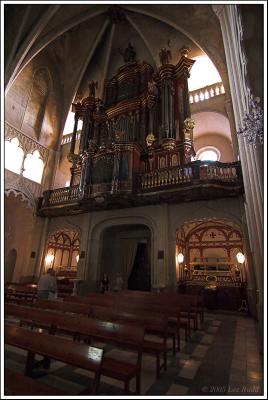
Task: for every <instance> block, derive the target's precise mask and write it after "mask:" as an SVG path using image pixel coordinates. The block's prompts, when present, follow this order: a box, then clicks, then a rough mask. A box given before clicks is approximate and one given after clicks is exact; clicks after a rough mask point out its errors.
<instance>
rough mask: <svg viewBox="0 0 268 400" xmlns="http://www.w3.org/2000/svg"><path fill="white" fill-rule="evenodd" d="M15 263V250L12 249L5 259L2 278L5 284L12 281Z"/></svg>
mask: <svg viewBox="0 0 268 400" xmlns="http://www.w3.org/2000/svg"><path fill="white" fill-rule="evenodd" d="M16 261H17V250H16V249H12V250H10V251H9V253H8V254H7V257H6V259H5V276H4V280H5V284H6V283H8V282H12V280H13V274H14V270H15V266H16Z"/></svg>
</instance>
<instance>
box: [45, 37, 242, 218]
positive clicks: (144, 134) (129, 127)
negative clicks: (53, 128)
mask: <svg viewBox="0 0 268 400" xmlns="http://www.w3.org/2000/svg"><path fill="white" fill-rule="evenodd" d="M189 51H190V50H189V49H188V48H186V47H183V48H182V49H181V55H180V58H179V60H178V62H177V64H175V65H174V64H171V63H170V52H169V50H167V49H165V48H162V49H161V51H160V53H159V55H160V62H161V66H160V67H159V68H157V69H156V70H155V69H154V68H153V67H152V66H151V65H150V64H148V63H147V62H145V61H143V62H140V61H137V60H136V55H135V54H136V53H135V51H134V49H133V46H131V44H129V47H128V48H127V49H126V51H125V53H126V54H125V57H124V60H125V64H124V65H123V66H122V67H120V68H119V69H118V72H117V74H116V75H115V76H113V78H112V79H107V80H105V83H104V93H103V99H100V98H97V97H96V87H97V86H98V85H97V82H94V81H90V82H89V87H88V96H87V97H84V98H82V97H79V96H77V97H76V101H75V102H74V103H73V104H72V111H73V113H74V128H73V133H72V135H71V136H69V137H66V138H64V139H63V144H64V145H65V144H68V142H69V144H68V146H69V147H68V149H69V153H68V160H69V162H70V172H71V177H70V185H69V186H68V187H62V188H58V189H54V190H49V191H46V192H44V194H43V197H41V198H40V199H39V207H38V210H39V214H40V215H45V216H53V215H67V214H76V213H81V212H86V211H91V210H92V211H95V210H105V209H116V208H118V209H119V208H123V207H138V206H146V205H152V204H159V203H163V202H165V203H180V202H186V201H199V200H207V199H213V198H225V197H230V196H239V195H240V194H241V193H243V182H242V175H241V167H240V163H239V162H228V163H222V162H219V161H214V162H212V161H198V160H197V161H195V158H196V152H195V148H194V140H193V137H194V136H193V130H194V127H195V121H194V119H193V118H192V116H191V107H190V105H191V104H192V105H193V103H196V102H198V99H199V100H200V102H202V101H203V100H206V101H212V100H211V98H212V97H213V98H215V96H216V97H217V98H220V97H221V96H224V88H223V86H222V85H218V84H217V85H216V86H215V87H214V86H213V87H212V86H211V87H210V86H209V87H208V86H207V87H206V88H205V92H204V94H202V93H201V92H200V93H199V92H198V93H195V92H190V93H189V89H188V78H189V76H190V74H189V71H190V70H191V68H192V66H193V65H194V63H195V61H194V60H192V59H190V58H189V57H188V55H189ZM198 96H199V97H198ZM194 105H195V106H196V104H194ZM196 107H197V106H196ZM212 122H213V119H212ZM79 123H80V124H81V125H82V128H81V129H80V128H79ZM207 123H208V124H209V120H208V122H207ZM211 129H212V128H211Z"/></svg>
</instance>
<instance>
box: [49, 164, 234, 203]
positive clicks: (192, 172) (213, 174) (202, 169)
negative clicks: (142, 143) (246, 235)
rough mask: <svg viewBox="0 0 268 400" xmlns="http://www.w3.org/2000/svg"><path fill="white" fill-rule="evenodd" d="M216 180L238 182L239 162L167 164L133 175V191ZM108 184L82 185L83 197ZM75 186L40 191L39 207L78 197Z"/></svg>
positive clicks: (101, 190)
mask: <svg viewBox="0 0 268 400" xmlns="http://www.w3.org/2000/svg"><path fill="white" fill-rule="evenodd" d="M210 181H217V182H219V183H221V182H222V183H226V182H230V183H238V184H241V167H240V163H239V162H236V163H220V162H207V161H194V162H192V163H191V164H187V165H181V166H176V167H170V168H163V169H159V170H155V171H151V172H145V173H141V174H138V175H137V187H136V189H137V191H138V192H146V191H150V190H152V189H154V190H156V189H157V190H159V191H161V190H166V189H167V187H173V188H176V186H179V185H185V184H189V185H191V186H193V187H194V186H195V185H200V184H202V183H209V182H210ZM110 192H111V185H110V184H109V185H108V184H99V185H93V186H87V187H85V190H84V192H83V198H87V199H89V198H90V197H91V196H92V195H93V197H94V196H96V193H98V195H99V196H100V195H101V194H104V193H105V194H106V195H107V194H108V193H110ZM79 194H80V192H79V186H78V185H76V186H70V187H64V188H59V189H55V190H49V191H46V192H44V199H43V204H42V207H50V206H54V205H57V204H62V203H68V202H72V201H75V200H78V199H79Z"/></svg>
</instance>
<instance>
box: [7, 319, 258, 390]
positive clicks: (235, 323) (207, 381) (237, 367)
mask: <svg viewBox="0 0 268 400" xmlns="http://www.w3.org/2000/svg"><path fill="white" fill-rule="evenodd" d="M170 345H171V344H170ZM108 352H110V353H111V354H113V356H117V357H119V358H120V359H123V358H124V357H126V358H127V359H129V358H130V357H131V354H129V353H128V354H125V353H123V352H122V351H120V350H115V349H110V350H109V349H108ZM25 354H26V353H25V352H24V351H22V350H17V349H14V348H13V347H11V346H6V347H5V365H6V366H7V367H9V368H11V369H14V370H17V371H20V372H23V368H24V365H25ZM35 376H36V379H38V380H40V381H43V382H46V383H48V384H49V385H51V386H55V387H59V388H60V389H61V390H62V388H64V390H65V391H66V396H68V395H70V396H75V395H81V396H83V395H84V393H85V388H86V386H88V383H89V380H90V379H91V374H90V373H89V372H87V371H85V370H82V369H78V368H74V367H71V366H68V365H65V364H63V363H61V362H57V361H55V362H52V363H51V368H50V370H49V371H47V370H44V369H41V368H39V369H38V370H36V371H35ZM134 387H135V382H134V380H133V382H132V384H131V385H130V390H133V391H134ZM262 392H263V371H262V361H261V357H260V355H259V352H258V347H257V339H256V332H255V326H254V321H253V320H252V319H251V318H249V317H246V316H244V315H243V314H241V313H240V314H238V313H237V314H224V313H215V314H212V313H206V315H205V321H204V324H203V326H202V327H201V329H199V330H198V331H196V332H195V333H194V334H193V335H192V339H191V341H189V342H182V346H181V352H180V353H177V354H176V356H174V357H173V356H172V354H171V352H170V353H169V357H168V368H167V371H165V372H162V374H161V378H160V379H158V380H156V378H155V359H154V357H152V356H150V355H144V356H143V362H142V376H141V393H142V395H143V396H177V397H179V396H183V397H184V396H187V395H188V396H205V397H207V396H214V397H215V396H234V395H239V396H241V395H247V396H253V395H256V396H259V395H261V394H262ZM123 394H124V393H123V390H122V383H121V382H119V381H115V380H114V379H111V378H108V377H102V379H101V385H100V390H99V395H101V396H105V395H107V396H117V395H123Z"/></svg>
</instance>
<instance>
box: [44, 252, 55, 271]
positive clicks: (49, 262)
mask: <svg viewBox="0 0 268 400" xmlns="http://www.w3.org/2000/svg"><path fill="white" fill-rule="evenodd" d="M53 260H54V254H47V255H46V258H45V262H46V266H47V269H48V268H51V265H52V263H53Z"/></svg>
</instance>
